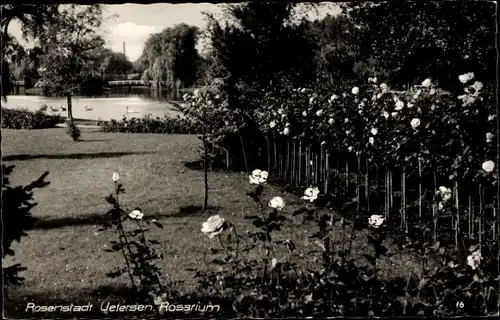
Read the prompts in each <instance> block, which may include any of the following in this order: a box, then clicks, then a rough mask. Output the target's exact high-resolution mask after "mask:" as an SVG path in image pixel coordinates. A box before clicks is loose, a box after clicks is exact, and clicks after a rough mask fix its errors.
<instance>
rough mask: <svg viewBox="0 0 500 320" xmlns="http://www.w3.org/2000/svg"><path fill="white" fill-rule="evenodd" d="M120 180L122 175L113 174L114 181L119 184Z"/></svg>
mask: <svg viewBox="0 0 500 320" xmlns="http://www.w3.org/2000/svg"><path fill="white" fill-rule="evenodd" d="M118 180H120V175H118V173H117V172H113V181H114V182H117V181H118Z"/></svg>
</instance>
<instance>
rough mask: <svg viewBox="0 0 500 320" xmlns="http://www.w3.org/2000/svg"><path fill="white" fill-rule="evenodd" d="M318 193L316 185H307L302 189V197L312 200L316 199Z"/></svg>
mask: <svg viewBox="0 0 500 320" xmlns="http://www.w3.org/2000/svg"><path fill="white" fill-rule="evenodd" d="M318 194H319V189H318V188H317V187H314V188H313V187H309V188H307V189H306V191H304V196H303V197H302V199H303V200H309V201H311V202H313V201H314V200H316V199H318Z"/></svg>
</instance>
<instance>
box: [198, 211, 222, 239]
mask: <svg viewBox="0 0 500 320" xmlns="http://www.w3.org/2000/svg"><path fill="white" fill-rule="evenodd" d="M224 227H225V220H224V218H221V217H220V216H219V215H215V216H211V217H210V218H208V220H207V221H205V222H203V224H202V228H201V232H203V233H205V234H206V235H208V237H209V238H210V239H212V238H213V237H215V236H216V235H218V234H219V233H221V232H222V231H224Z"/></svg>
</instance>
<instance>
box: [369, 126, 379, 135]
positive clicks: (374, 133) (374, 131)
mask: <svg viewBox="0 0 500 320" xmlns="http://www.w3.org/2000/svg"><path fill="white" fill-rule="evenodd" d="M370 132H371V133H372V135H374V136H376V135H377V134H378V130H377V128H372V130H371V131H370Z"/></svg>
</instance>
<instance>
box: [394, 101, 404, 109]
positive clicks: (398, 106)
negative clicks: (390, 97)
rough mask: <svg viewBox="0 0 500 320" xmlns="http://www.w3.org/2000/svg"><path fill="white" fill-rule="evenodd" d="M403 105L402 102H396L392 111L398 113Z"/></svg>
mask: <svg viewBox="0 0 500 320" xmlns="http://www.w3.org/2000/svg"><path fill="white" fill-rule="evenodd" d="M404 106H405V104H404V102H403V101H398V102H396V107H395V108H394V110H396V111H400V110H403V108H404Z"/></svg>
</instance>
